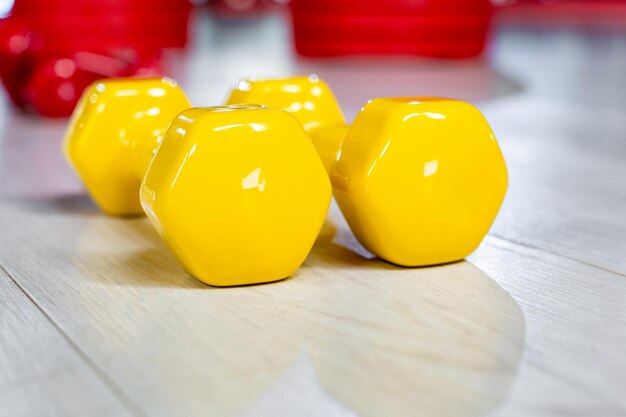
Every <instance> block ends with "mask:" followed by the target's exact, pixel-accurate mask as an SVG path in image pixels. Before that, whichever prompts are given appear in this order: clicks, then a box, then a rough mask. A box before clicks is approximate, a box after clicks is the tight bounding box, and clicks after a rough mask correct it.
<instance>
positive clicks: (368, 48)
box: [291, 0, 492, 58]
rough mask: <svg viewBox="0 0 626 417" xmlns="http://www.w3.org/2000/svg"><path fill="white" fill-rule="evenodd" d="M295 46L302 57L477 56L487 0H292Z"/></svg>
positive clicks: (484, 31) (489, 9) (483, 36)
mask: <svg viewBox="0 0 626 417" xmlns="http://www.w3.org/2000/svg"><path fill="white" fill-rule="evenodd" d="M291 12H292V18H293V32H294V41H295V46H296V50H297V51H298V52H299V53H300V54H301V55H305V56H336V55H352V54H411V55H423V56H432V57H440V58H464V57H472V56H476V55H479V54H480V53H481V52H482V50H483V48H484V45H485V40H486V37H487V32H488V29H489V23H490V20H491V16H492V5H491V2H490V1H489V0H419V1H416V0H386V1H379V0H292V2H291Z"/></svg>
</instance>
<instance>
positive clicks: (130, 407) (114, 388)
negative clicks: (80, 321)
mask: <svg viewBox="0 0 626 417" xmlns="http://www.w3.org/2000/svg"><path fill="white" fill-rule="evenodd" d="M0 272H3V273H4V274H5V275H6V276H7V277H9V279H10V280H11V281H13V283H14V284H15V285H17V287H18V288H19V289H20V291H21V292H22V293H24V295H25V296H26V297H27V298H28V299H29V300H30V301H31V302H32V303H33V304H34V305H35V307H36V308H37V309H38V310H39V311H41V313H42V314H43V315H44V317H45V318H46V319H47V320H48V321H49V322H50V323H51V324H52V326H53V327H54V328H55V329H57V331H58V332H59V333H60V334H61V337H63V339H65V341H66V342H67V343H68V344H69V345H70V347H71V348H72V349H74V351H75V352H76V353H77V354H78V356H79V357H80V358H81V359H82V360H83V361H84V362H85V365H87V367H89V368H90V369H91V370H92V371H93V372H94V373H95V374H96V376H98V377H99V378H100V380H101V381H102V382H103V383H104V384H105V386H106V387H108V388H109V389H110V390H111V392H112V393H113V395H114V396H115V397H116V398H117V399H118V400H119V401H120V403H121V404H122V406H123V407H124V408H126V410H127V411H128V412H130V413H131V414H133V415H135V416H140V417H147V416H148V415H147V414H145V413H144V412H143V410H142V409H141V408H140V407H139V406H138V405H137V404H135V402H134V401H133V400H132V399H131V398H130V397H128V396H127V395H126V393H125V392H124V391H123V390H122V389H121V388H120V387H119V386H118V385H117V384H116V383H115V382H114V381H113V380H112V379H111V378H110V377H109V376H108V375H107V374H106V373H105V372H104V371H102V369H100V367H99V366H98V365H97V364H96V363H95V362H94V361H93V360H92V359H91V358H90V357H89V355H87V354H86V353H85V352H84V351H83V350H82V349H81V348H80V346H78V344H76V343H75V342H74V341H73V340H72V339H71V338H70V337H69V336H68V335H67V334H66V333H65V332H64V331H63V329H62V328H61V327H60V326H59V325H58V324H57V323H56V322H55V321H54V320H53V319H52V317H50V315H49V314H48V313H46V311H45V310H44V309H43V308H42V307H41V306H40V305H39V303H37V301H36V300H35V299H34V298H33V297H32V296H31V295H30V294H29V293H28V291H26V289H25V288H23V287H22V286H21V285H20V284H19V282H17V280H16V279H15V278H14V277H13V275H11V273H9V271H7V269H6V268H5V267H4V266H3V265H0Z"/></svg>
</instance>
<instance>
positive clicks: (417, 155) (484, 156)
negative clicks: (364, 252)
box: [331, 97, 507, 266]
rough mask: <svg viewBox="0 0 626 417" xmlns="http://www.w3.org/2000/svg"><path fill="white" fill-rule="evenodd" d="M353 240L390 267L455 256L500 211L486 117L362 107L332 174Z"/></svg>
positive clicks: (457, 104) (389, 102) (443, 109)
mask: <svg viewBox="0 0 626 417" xmlns="http://www.w3.org/2000/svg"><path fill="white" fill-rule="evenodd" d="M331 181H332V183H333V190H334V195H335V198H336V200H337V203H338V204H339V207H340V208H341V210H342V212H343V213H344V215H345V217H346V220H347V221H348V224H349V225H350V227H351V229H352V231H353V232H354V234H355V235H356V237H357V239H358V240H359V241H360V242H361V243H362V244H363V245H364V246H365V247H366V248H367V249H368V250H370V251H371V252H373V253H374V254H376V255H377V256H378V257H380V258H383V259H385V260H387V261H389V262H392V263H394V264H398V265H403V266H422V265H433V264H441V263H446V262H452V261H456V260H460V259H463V258H464V257H466V256H467V255H469V254H470V253H471V252H472V251H473V250H474V249H475V248H476V247H477V246H478V244H479V243H480V242H481V240H482V239H483V237H484V236H485V234H486V233H487V231H488V230H489V228H490V226H491V224H492V222H493V220H494V219H495V217H496V214H497V213H498V210H499V208H500V205H501V203H502V200H503V198H504V195H505V193H506V188H507V171H506V166H505V163H504V159H503V157H502V154H501V152H500V148H499V147H498V144H497V142H496V139H495V137H494V135H493V133H492V132H491V129H490V127H489V125H488V124H487V121H486V120H485V118H484V117H483V116H482V114H481V113H480V111H478V110H477V109H476V108H475V107H473V106H472V105H470V104H468V103H465V102H462V101H456V100H448V99H440V98H430V97H415V98H383V99H376V100H372V101H370V102H369V103H368V104H366V105H365V107H363V109H362V110H361V112H360V113H359V114H358V115H357V117H356V119H355V121H354V123H353V124H352V126H351V127H350V130H349V132H348V134H347V136H346V138H345V140H344V141H343V144H342V147H341V149H340V151H339V156H338V160H337V163H336V164H335V165H334V167H333V170H332V172H331Z"/></svg>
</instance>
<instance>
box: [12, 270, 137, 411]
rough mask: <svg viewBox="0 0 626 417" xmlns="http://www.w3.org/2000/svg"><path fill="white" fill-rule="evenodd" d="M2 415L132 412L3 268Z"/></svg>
mask: <svg viewBox="0 0 626 417" xmlns="http://www.w3.org/2000/svg"><path fill="white" fill-rule="evenodd" d="M0 370H1V372H0V416H2V417H40V416H41V417H43V416H46V417H47V416H50V417H61V416H86V415H88V416H94V417H96V416H97V417H105V416H111V417H112V416H131V415H134V414H132V413H130V412H129V411H128V408H127V406H126V405H125V404H124V403H123V402H122V401H120V400H119V399H118V397H117V396H116V395H115V394H114V393H113V392H112V391H111V388H110V387H109V386H107V385H106V384H105V383H104V382H103V381H102V380H101V376H100V375H98V374H97V373H96V372H94V370H93V369H92V368H91V367H89V366H88V365H87V364H86V363H85V361H84V360H83V358H81V356H80V355H79V354H78V353H77V352H76V351H75V350H74V349H73V347H72V346H71V344H70V343H69V342H68V341H67V340H66V339H65V337H64V336H63V335H62V334H61V333H60V332H59V330H58V329H57V328H56V327H55V326H54V325H53V324H52V323H51V322H50V321H49V320H48V318H47V317H46V316H45V315H44V314H43V313H42V312H41V311H40V310H39V309H38V308H37V307H36V305H35V304H34V303H33V302H32V301H31V300H30V299H29V298H28V297H27V296H26V294H25V293H24V292H23V291H22V290H21V289H20V288H19V287H18V286H17V285H16V284H15V283H14V282H13V281H12V280H11V279H10V278H9V276H8V275H6V274H5V272H4V271H3V270H2V269H0Z"/></svg>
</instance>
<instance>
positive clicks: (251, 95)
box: [227, 75, 347, 171]
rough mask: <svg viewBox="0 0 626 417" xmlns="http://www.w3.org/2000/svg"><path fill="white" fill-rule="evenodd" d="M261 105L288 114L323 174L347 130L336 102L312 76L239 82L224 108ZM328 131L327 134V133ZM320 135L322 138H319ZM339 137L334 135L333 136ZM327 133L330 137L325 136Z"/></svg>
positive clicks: (325, 88) (326, 86)
mask: <svg viewBox="0 0 626 417" xmlns="http://www.w3.org/2000/svg"><path fill="white" fill-rule="evenodd" d="M246 103H254V104H263V105H265V106H269V107H275V108H279V109H283V110H286V111H288V112H289V113H291V114H292V115H293V116H294V117H295V118H296V119H298V121H299V122H300V123H301V124H302V126H303V127H304V130H306V132H307V133H308V134H309V135H310V136H311V139H312V140H313V144H314V145H315V148H316V149H317V151H318V153H319V155H320V158H322V162H323V163H324V166H325V167H326V170H327V171H330V167H331V166H332V164H333V163H334V161H335V156H336V154H337V150H338V148H339V145H340V143H341V141H340V140H339V139H338V138H341V139H343V137H344V136H345V132H346V130H347V127H346V122H345V119H344V117H343V114H342V112H341V109H340V108H339V105H338V104H337V100H335V97H334V95H333V93H332V91H331V90H330V88H329V87H328V85H326V83H325V82H324V81H322V80H320V79H319V77H317V76H316V75H309V76H307V77H290V78H277V79H268V80H244V81H239V82H238V83H237V85H236V87H235V88H234V89H233V91H232V92H231V94H230V97H229V98H228V100H227V104H246ZM327 129H330V132H328V131H327ZM322 131H324V134H320V133H321V132H322ZM337 131H338V132H339V134H334V133H335V132H337ZM328 133H330V134H328Z"/></svg>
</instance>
